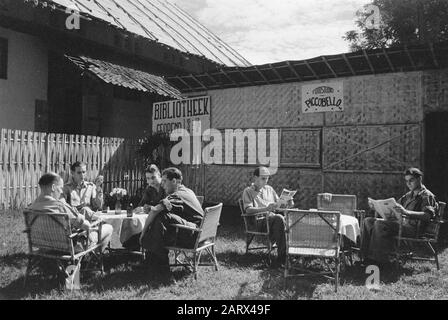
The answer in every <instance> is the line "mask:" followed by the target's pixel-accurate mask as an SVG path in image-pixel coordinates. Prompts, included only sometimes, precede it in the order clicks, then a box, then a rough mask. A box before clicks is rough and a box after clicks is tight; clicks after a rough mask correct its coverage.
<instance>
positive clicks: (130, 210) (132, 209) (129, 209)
mask: <svg viewBox="0 0 448 320" xmlns="http://www.w3.org/2000/svg"><path fill="white" fill-rule="evenodd" d="M133 213H134V206H133V205H132V202H131V203H129V206H128V210H127V214H128V218H132V215H133Z"/></svg>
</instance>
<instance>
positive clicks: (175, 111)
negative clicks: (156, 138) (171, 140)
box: [152, 97, 211, 134]
mask: <svg viewBox="0 0 448 320" xmlns="http://www.w3.org/2000/svg"><path fill="white" fill-rule="evenodd" d="M210 111H211V104H210V97H196V98H191V99H185V100H174V101H164V102H157V103H154V104H153V109H152V128H153V129H152V131H153V132H154V133H157V132H164V133H167V134H170V133H171V132H173V131H174V130H176V129H185V130H187V131H188V132H190V133H191V132H192V129H193V121H200V122H201V129H202V130H201V131H202V132H204V130H207V129H209V128H210Z"/></svg>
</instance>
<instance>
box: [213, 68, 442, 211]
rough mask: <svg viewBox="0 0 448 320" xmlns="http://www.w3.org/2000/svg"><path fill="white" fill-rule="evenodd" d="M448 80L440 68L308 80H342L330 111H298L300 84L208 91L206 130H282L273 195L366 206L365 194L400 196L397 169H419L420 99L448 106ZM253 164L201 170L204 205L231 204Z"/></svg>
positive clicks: (310, 203)
mask: <svg viewBox="0 0 448 320" xmlns="http://www.w3.org/2000/svg"><path fill="white" fill-rule="evenodd" d="M447 78H448V77H447V72H446V70H445V71H442V72H440V71H435V72H425V73H423V72H408V73H392V74H383V75H369V76H357V77H347V78H339V79H331V80H322V81H313V82H314V83H322V84H325V83H327V82H333V81H343V83H344V99H345V109H344V111H343V112H333V113H330V112H328V113H316V114H303V113H302V110H301V95H302V92H301V87H302V85H303V83H290V84H279V85H267V86H254V87H244V88H234V89H225V90H212V91H209V92H207V93H206V94H207V95H210V96H211V100H212V116H211V118H212V120H211V122H212V123H211V126H212V128H217V129H220V130H224V129H237V128H242V129H245V128H253V129H270V128H278V129H281V132H280V134H279V142H278V144H279V146H280V150H279V154H280V162H281V165H280V168H279V171H278V173H277V174H276V175H275V176H273V177H272V179H271V184H272V185H273V187H274V188H275V189H276V190H277V192H281V190H282V188H293V189H298V190H299V192H298V195H297V196H296V199H295V200H296V203H297V204H298V205H299V206H300V207H302V208H309V207H315V206H316V205H317V203H316V200H315V198H316V194H317V193H319V192H332V193H344V194H356V195H358V197H359V198H360V206H361V207H365V206H366V205H367V196H370V197H377V198H382V197H391V196H395V197H399V196H400V195H402V194H403V193H404V192H405V186H404V184H403V182H402V176H401V172H402V170H403V169H404V168H405V167H407V166H420V167H421V165H422V153H423V139H422V135H423V120H424V108H423V107H422V106H423V101H432V100H429V96H430V95H429V94H426V91H431V90H432V91H435V93H434V92H432V91H431V92H432V93H431V96H433V95H434V94H436V96H437V95H438V97H439V98H438V100H437V102H431V103H432V104H431V108H440V104H441V102H440V101H442V104H443V101H447V99H446V98H447V93H446V91H447V90H448V89H446V86H445V89H442V87H443V85H442V82H445V83H446V81H447ZM310 83H312V82H306V84H310ZM428 83H432V84H433V85H432V88H428ZM437 85H438V87H437ZM424 86H425V89H424V88H423V87H424ZM425 90H426V91H425ZM425 99H426V100H425ZM426 103H428V104H429V102H426ZM234 152H235V150H234ZM255 167H256V165H243V166H240V165H239V166H236V165H234V166H228V165H211V166H207V167H206V170H205V175H206V179H205V181H206V185H205V190H206V197H207V200H208V201H223V202H225V203H227V204H233V205H234V204H236V201H237V199H238V198H239V197H240V196H241V192H242V190H243V189H244V187H245V186H247V185H249V183H250V181H251V178H252V177H251V172H252V171H253V169H254V168H255Z"/></svg>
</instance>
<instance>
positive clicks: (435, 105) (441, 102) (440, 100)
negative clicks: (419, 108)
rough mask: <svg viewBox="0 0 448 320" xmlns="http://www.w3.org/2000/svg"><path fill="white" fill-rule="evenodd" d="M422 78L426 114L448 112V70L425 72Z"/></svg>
mask: <svg viewBox="0 0 448 320" xmlns="http://www.w3.org/2000/svg"><path fill="white" fill-rule="evenodd" d="M422 77H423V108H424V111H425V113H427V112H436V111H448V70H447V69H445V70H437V71H425V72H423V75H422Z"/></svg>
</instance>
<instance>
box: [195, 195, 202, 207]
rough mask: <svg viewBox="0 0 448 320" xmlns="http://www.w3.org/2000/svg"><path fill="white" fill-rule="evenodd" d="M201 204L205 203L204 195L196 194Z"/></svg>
mask: <svg viewBox="0 0 448 320" xmlns="http://www.w3.org/2000/svg"><path fill="white" fill-rule="evenodd" d="M196 198H197V199H198V201H199V203H200V204H201V206H202V205H203V204H204V196H196Z"/></svg>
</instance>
